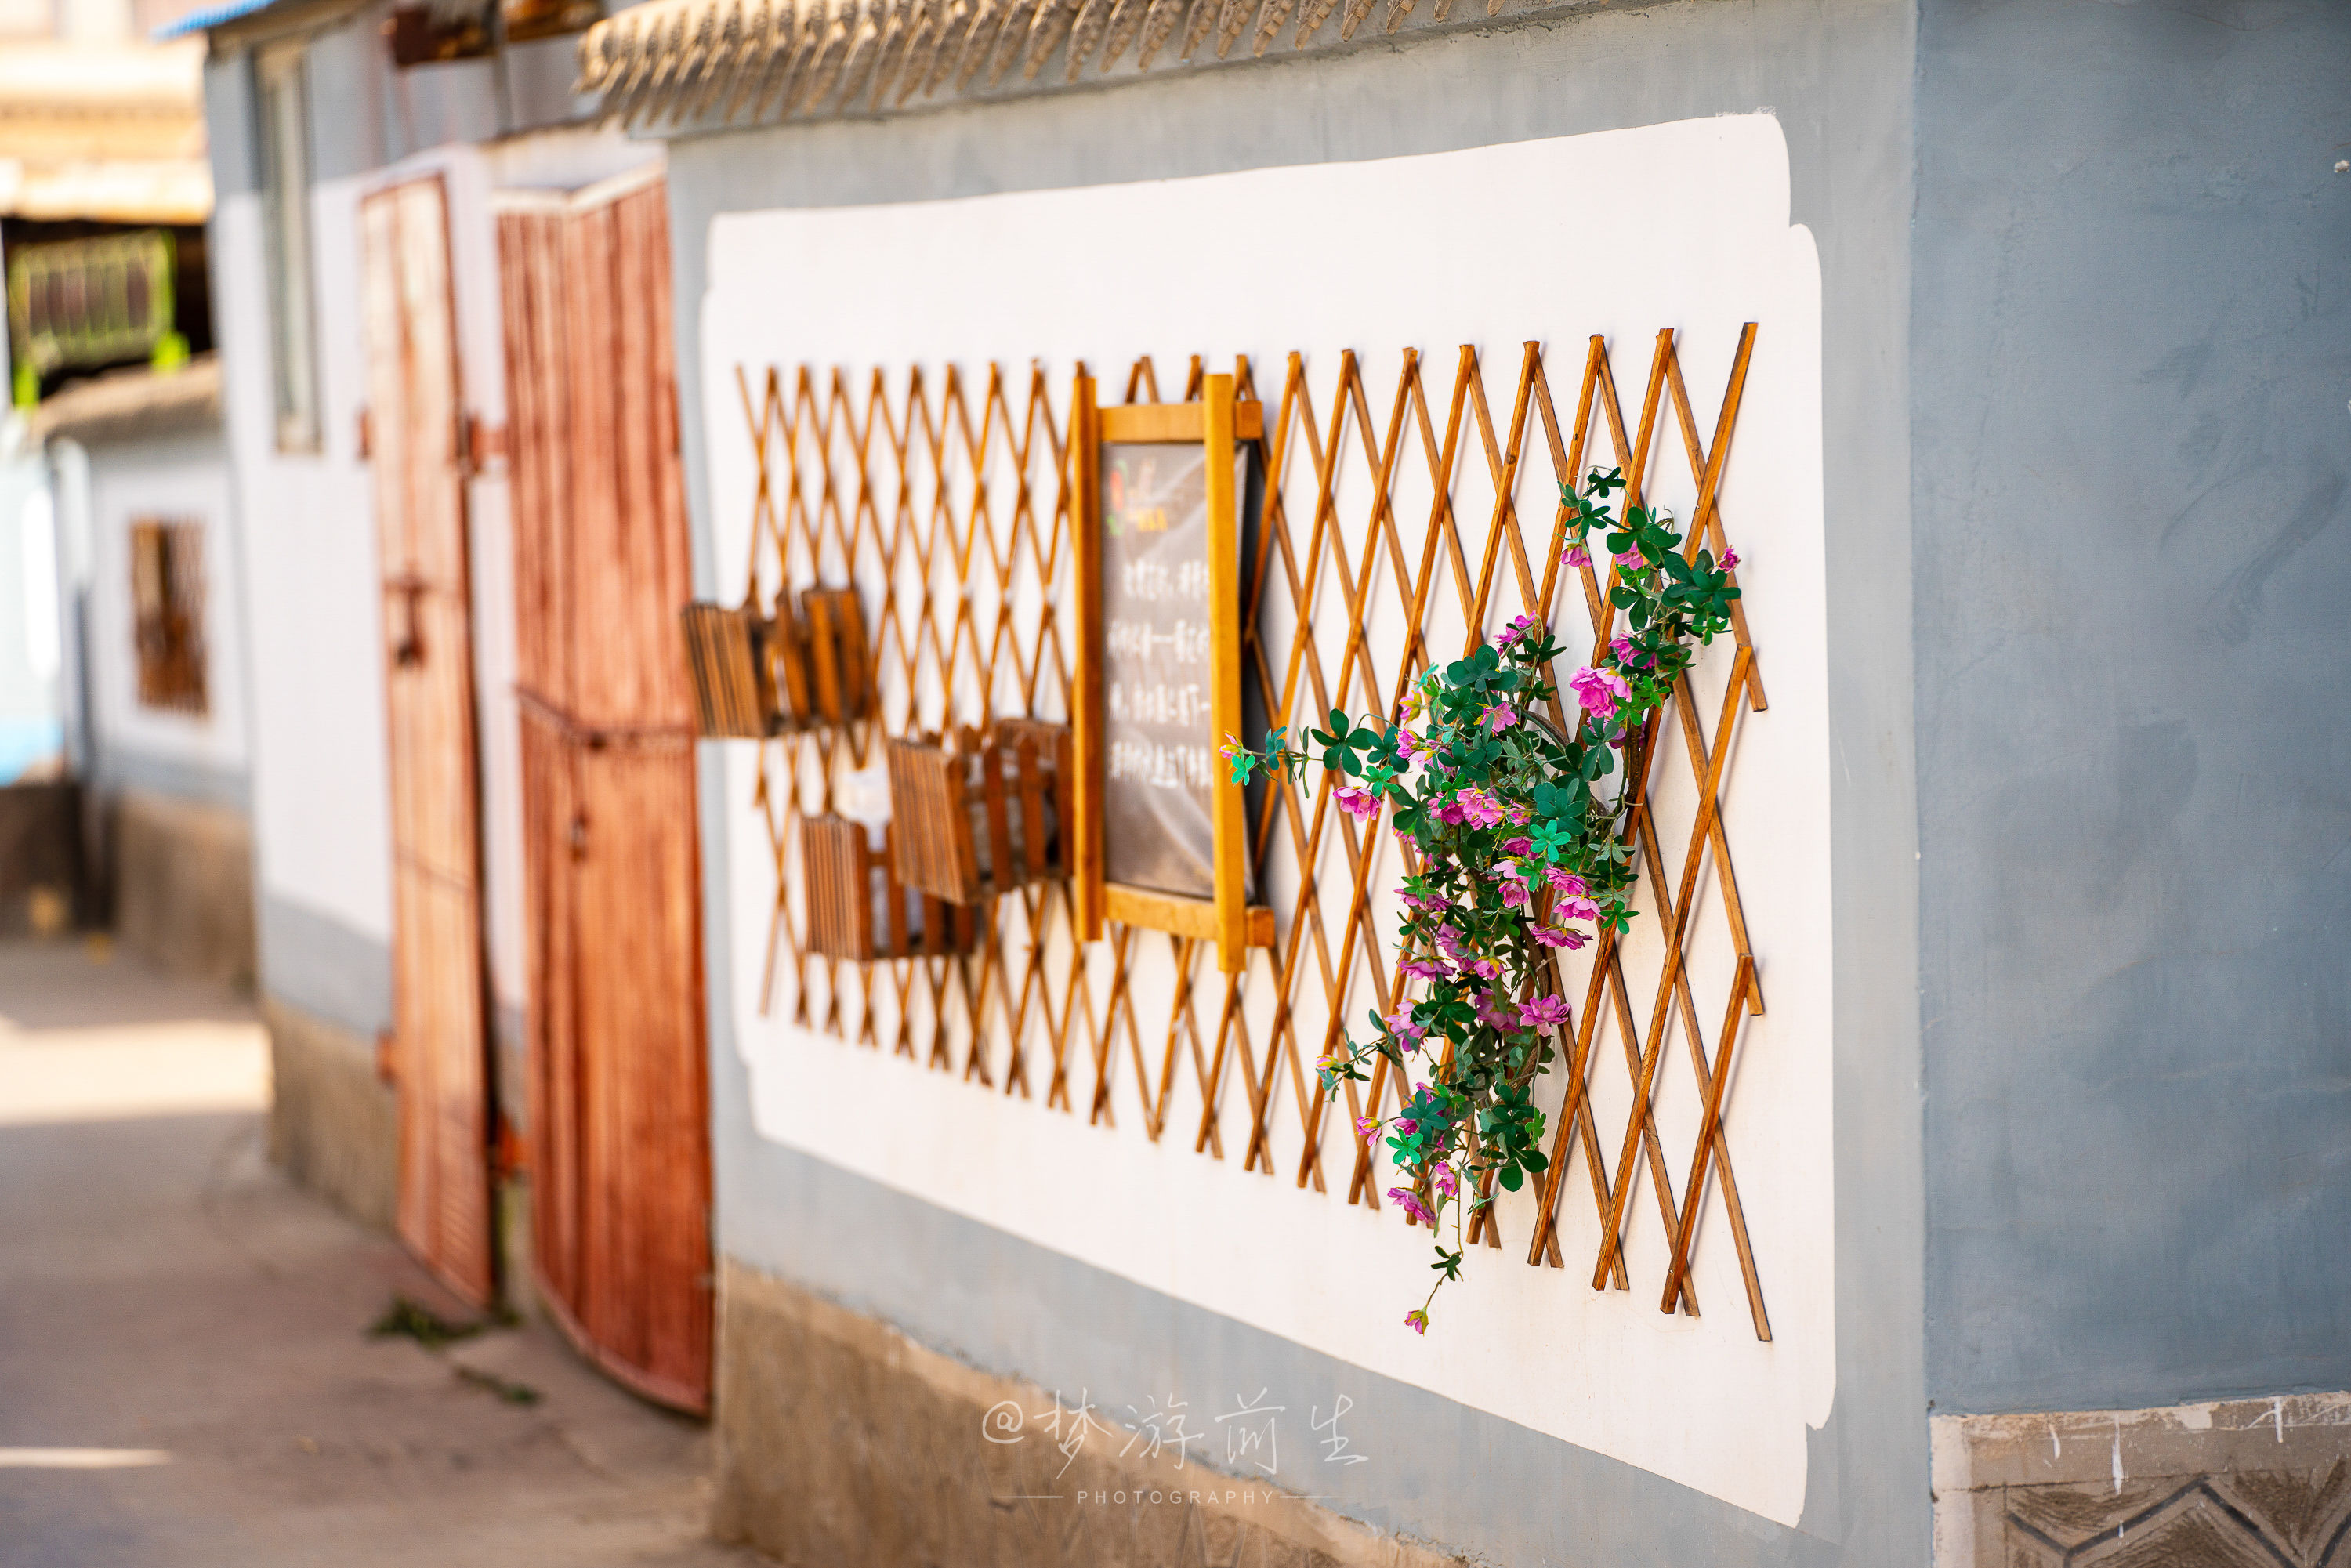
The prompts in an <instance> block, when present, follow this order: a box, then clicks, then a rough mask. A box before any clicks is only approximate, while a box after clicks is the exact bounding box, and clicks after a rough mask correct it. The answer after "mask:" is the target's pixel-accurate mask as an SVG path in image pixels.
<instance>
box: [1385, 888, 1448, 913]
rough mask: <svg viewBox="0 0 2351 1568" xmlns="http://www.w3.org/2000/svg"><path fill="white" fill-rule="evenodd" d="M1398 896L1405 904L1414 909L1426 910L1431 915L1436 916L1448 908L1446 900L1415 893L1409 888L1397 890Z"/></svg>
mask: <svg viewBox="0 0 2351 1568" xmlns="http://www.w3.org/2000/svg"><path fill="white" fill-rule="evenodd" d="M1396 896H1397V897H1398V898H1401V899H1402V900H1404V901H1405V903H1406V904H1410V905H1411V906H1412V907H1413V908H1415V909H1423V910H1426V911H1427V912H1428V913H1429V914H1431V915H1435V914H1437V912H1438V911H1440V910H1443V909H1445V908H1447V904H1446V902H1445V900H1443V899H1441V898H1437V897H1433V896H1431V895H1429V894H1420V893H1415V892H1413V891H1412V889H1410V888H1408V887H1400V888H1397V889H1396Z"/></svg>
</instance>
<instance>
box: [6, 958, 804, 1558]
mask: <svg viewBox="0 0 2351 1568" xmlns="http://www.w3.org/2000/svg"><path fill="white" fill-rule="evenodd" d="M267 1062H268V1057H267V1048H266V1040H265V1039H264V1036H263V1033H262V1030H261V1028H260V1026H259V1024H258V1023H257V1022H256V1020H255V1019H254V1018H253V1016H252V1013H251V1012H250V1010H249V1009H246V1008H244V1007H242V1006H239V1005H237V1004H235V1003H234V1002H233V1001H231V1000H229V999H228V998H224V997H222V996H220V995H218V994H216V993H214V992H213V991H211V990H208V989H206V988H200V987H193V986H188V985H184V984H182V983H178V982H173V981H169V980H165V979H162V978H161V977H156V976H154V975H152V974H150V973H147V972H145V971H144V970H142V969H141V968H140V967H139V966H138V965H137V964H136V963H134V962H133V961H132V960H131V959H129V958H127V957H123V956H113V957H111V958H107V957H105V956H104V955H103V954H102V952H93V951H92V950H91V949H88V948H85V947H81V946H64V945H50V946H33V945H0V1568H151V1565H152V1568H212V1565H215V1564H217V1565H220V1568H278V1565H281V1564H283V1565H287V1568H293V1565H300V1568H317V1565H323V1564H332V1565H334V1568H372V1565H378V1564H381V1565H383V1568H407V1565H411V1564H414V1565H419V1568H422V1565H424V1564H431V1565H432V1568H472V1565H475V1564H482V1565H485V1568H486V1565H489V1564H497V1565H498V1568H528V1565H531V1564H541V1563H544V1564H550V1565H552V1564H561V1565H563V1568H601V1565H604V1564H623V1563H627V1564H639V1563H642V1564H660V1565H669V1568H704V1565H715V1564H721V1563H728V1564H733V1563H746V1564H747V1563H757V1562H760V1561H763V1560H761V1559H758V1558H754V1557H750V1556H747V1555H745V1554H741V1553H737V1552H729V1551H726V1550H723V1549H721V1548H718V1547H716V1546H714V1545H712V1544H710V1543H709V1542H707V1541H706V1540H705V1538H704V1521H705V1517H706V1512H707V1506H706V1492H705V1482H704V1480H703V1479H702V1478H703V1476H704V1474H705V1470H706V1469H707V1445H708V1437H707V1434H706V1432H705V1429H704V1428H703V1427H701V1426H699V1425H698V1424H695V1423H693V1422H688V1421H685V1420H682V1419H679V1418H676V1417H673V1416H668V1415H665V1414H664V1413H662V1412H660V1411H657V1410H655V1409H653V1408H652V1407H650V1406H645V1405H643V1404H642V1403H640V1402H638V1401H637V1400H635V1399H633V1398H632V1397H631V1396H628V1395H626V1394H624V1393H622V1392H621V1391H620V1390H618V1389H617V1388H614V1387H613V1386H611V1385H610V1384H608V1383H606V1382H605V1381H604V1380H603V1379H601V1377H599V1376H598V1375H596V1374H594V1373H593V1372H591V1371H590V1370H589V1369H588V1368H587V1367H586V1366H585V1365H584V1364H581V1363H580V1361H579V1360H578V1359H577V1358H575V1357H574V1356H572V1355H571V1354H569V1351H568V1350H567V1349H566V1347H564V1346H563V1345H562V1344H560V1343H558V1342H557V1341H555V1340H554V1339H553V1338H552V1336H551V1333H550V1332H549V1331H548V1330H547V1329H545V1328H544V1327H541V1326H531V1327H526V1328H520V1329H508V1330H498V1331H493V1332H491V1333H485V1334H483V1335H480V1336H479V1337H476V1338H472V1339H467V1340H464V1341H461V1342H459V1343H455V1344H452V1345H449V1346H447V1347H446V1348H444V1349H443V1350H439V1351H434V1350H430V1349H427V1348H426V1347H425V1346H424V1345H423V1344H422V1343H419V1342H417V1341H416V1340H414V1339H412V1338H371V1337H370V1336H369V1334H368V1333H367V1330H368V1328H369V1327H370V1325H371V1324H372V1323H374V1322H376V1321H377V1320H378V1319H379V1318H381V1316H382V1315H383V1313H384V1312H385V1310H386V1307H387V1306H388V1304H389V1303H390V1302H391V1301H392V1299H393V1297H394V1296H395V1295H405V1296H407V1297H409V1298H411V1299H413V1300H414V1301H419V1302H422V1303H424V1304H426V1305H428V1306H430V1307H432V1308H433V1309H434V1310H435V1311H437V1312H441V1313H442V1314H443V1315H444V1316H449V1317H462V1316H463V1315H464V1314H463V1313H461V1312H458V1311H457V1310H456V1309H455V1305H454V1304H453V1303H452V1302H451V1301H449V1300H448V1298H446V1297H445V1296H444V1295H442V1294H441V1293H440V1292H439V1291H436V1290H435V1289H434V1286H433V1285H432V1284H431V1283H430V1281H427V1280H426V1278H425V1277H424V1276H423V1273H422V1271H421V1270H418V1269H417V1268H416V1267H415V1265H414V1264H413V1263H412V1262H410V1261H409V1260H408V1259H407V1258H406V1257H405V1255H404V1254H402V1251H401V1250H400V1249H399V1247H398V1246H397V1245H396V1244H395V1243H393V1242H392V1240H391V1239H389V1238H387V1237H384V1236H381V1235H379V1234H376V1233H373V1232H371V1231H369V1230H367V1229H364V1228H361V1227H360V1226H358V1225H356V1224H353V1223H352V1222H350V1221H349V1220H347V1219H345V1218H343V1217H342V1216H340V1214H338V1213H336V1212H334V1211H333V1210H331V1209H330V1208H329V1207H326V1206H325V1205H324V1204H322V1203H320V1202H319V1201H318V1200H316V1199H314V1198H312V1197H309V1196H308V1195H307V1194H305V1193H303V1192H302V1191H300V1190H299V1189H297V1188H295V1187H293V1186H290V1185H289V1184H288V1183H287V1182H286V1180H285V1179H284V1178H283V1177H281V1176H279V1175H278V1174H277V1172H276V1171H275V1170H273V1169H271V1168H270V1166H268V1165H267V1163H266V1159H265V1158H264V1152H265V1151H264V1143H265V1135H266V1134H265V1124H264V1113H265V1109H266V1103H267V1096H268V1066H267ZM534 1394H535V1395H536V1396H537V1398H536V1400H535V1401H530V1402H525V1401H528V1400H529V1396H531V1395H534Z"/></svg>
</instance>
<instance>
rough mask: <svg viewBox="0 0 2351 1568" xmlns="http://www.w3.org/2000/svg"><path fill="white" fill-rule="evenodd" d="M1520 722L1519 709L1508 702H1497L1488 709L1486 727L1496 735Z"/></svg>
mask: <svg viewBox="0 0 2351 1568" xmlns="http://www.w3.org/2000/svg"><path fill="white" fill-rule="evenodd" d="M1518 722H1519V714H1518V710H1517V709H1516V708H1513V707H1512V706H1510V704H1508V703H1496V704H1495V705H1494V706H1492V707H1489V708H1488V709H1487V710H1486V727H1487V728H1488V729H1490V730H1492V731H1493V732H1494V733H1495V734H1496V735H1499V734H1501V733H1502V731H1504V730H1506V729H1508V728H1510V726H1512V725H1514V724H1516V723H1518Z"/></svg>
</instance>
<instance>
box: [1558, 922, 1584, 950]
mask: <svg viewBox="0 0 2351 1568" xmlns="http://www.w3.org/2000/svg"><path fill="white" fill-rule="evenodd" d="M1558 936H1559V939H1560V942H1563V943H1565V944H1566V945H1567V950H1568V951H1569V952H1571V953H1573V952H1574V951H1575V950H1576V949H1577V948H1578V947H1581V946H1583V945H1584V944H1585V943H1586V942H1589V941H1591V940H1592V938H1591V937H1589V936H1585V935H1584V934H1583V932H1581V931H1578V930H1576V929H1575V928H1574V927H1573V926H1572V925H1562V926H1561V927H1560V928H1559V932H1558ZM1559 945H1560V944H1559V942H1555V943H1552V946H1559Z"/></svg>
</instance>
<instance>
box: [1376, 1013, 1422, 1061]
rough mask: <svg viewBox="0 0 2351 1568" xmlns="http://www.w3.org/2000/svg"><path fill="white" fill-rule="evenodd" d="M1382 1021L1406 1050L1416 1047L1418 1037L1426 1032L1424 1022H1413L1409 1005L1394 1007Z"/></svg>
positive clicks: (1418, 1041) (1418, 1042) (1418, 1040)
mask: <svg viewBox="0 0 2351 1568" xmlns="http://www.w3.org/2000/svg"><path fill="white" fill-rule="evenodd" d="M1384 1022H1385V1023H1386V1024H1387V1026H1388V1031H1389V1032H1390V1033H1392V1034H1394V1035H1395V1037H1396V1039H1397V1040H1401V1041H1402V1042H1403V1043H1404V1048H1405V1050H1406V1051H1411V1050H1414V1049H1416V1047H1418V1045H1419V1044H1420V1037H1421V1036H1422V1035H1425V1034H1426V1033H1427V1032H1428V1026H1427V1025H1426V1024H1425V1023H1415V1022H1413V1019H1412V1009H1411V1008H1409V1007H1401V1008H1398V1009H1396V1010H1395V1011H1394V1012H1392V1013H1390V1014H1388V1015H1387V1017H1386V1019H1384Z"/></svg>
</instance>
